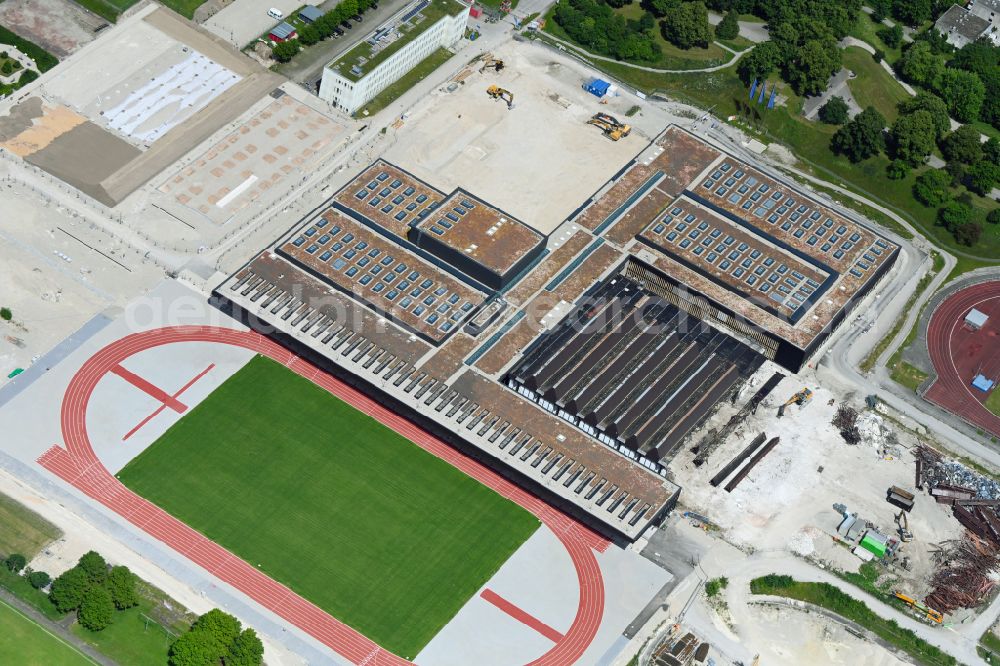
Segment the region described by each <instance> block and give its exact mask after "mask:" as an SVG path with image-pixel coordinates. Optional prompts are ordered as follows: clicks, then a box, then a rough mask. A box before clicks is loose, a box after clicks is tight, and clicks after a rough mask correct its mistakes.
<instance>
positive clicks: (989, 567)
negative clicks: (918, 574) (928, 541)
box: [925, 532, 1000, 613]
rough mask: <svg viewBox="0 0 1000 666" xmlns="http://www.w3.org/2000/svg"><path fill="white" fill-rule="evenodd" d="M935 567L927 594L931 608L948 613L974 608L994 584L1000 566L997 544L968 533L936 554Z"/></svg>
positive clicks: (945, 544) (947, 543) (943, 546)
mask: <svg viewBox="0 0 1000 666" xmlns="http://www.w3.org/2000/svg"><path fill="white" fill-rule="evenodd" d="M934 559H935V562H936V564H937V565H938V569H937V572H936V573H935V574H934V577H933V579H932V580H931V584H932V585H933V586H934V590H933V591H932V592H931V593H930V594H929V595H927V598H926V600H925V601H926V602H927V605H928V606H930V607H931V608H933V609H935V610H938V611H941V612H942V613H949V612H951V611H954V610H956V609H958V608H974V607H975V606H977V605H979V604H980V603H981V602H982V600H983V599H984V598H985V597H986V595H988V594H989V593H990V591H992V589H993V587H994V586H995V585H996V581H995V580H994V579H993V576H994V575H995V572H996V571H997V570H998V567H1000V556H998V554H997V547H996V544H994V543H991V542H990V541H988V540H984V539H982V538H980V537H978V536H977V535H976V534H973V533H971V532H967V533H966V538H965V539H962V540H955V541H948V542H945V543H944V544H942V547H941V548H940V549H939V550H938V551H937V552H936V553H935V555H934Z"/></svg>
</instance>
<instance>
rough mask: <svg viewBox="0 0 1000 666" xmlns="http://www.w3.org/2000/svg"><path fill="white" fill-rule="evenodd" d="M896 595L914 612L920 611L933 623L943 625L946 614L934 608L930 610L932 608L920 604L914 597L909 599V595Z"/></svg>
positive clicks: (896, 593)
mask: <svg viewBox="0 0 1000 666" xmlns="http://www.w3.org/2000/svg"><path fill="white" fill-rule="evenodd" d="M894 594H895V595H896V598H897V599H899V600H900V601H902V602H903V603H904V604H906V605H907V606H909V607H910V608H913V609H914V610H917V611H920V612H921V613H924V614H925V615H926V616H927V619H928V620H931V621H933V622H937V623H938V624H941V623H942V622H944V614H943V613H942V612H941V611H936V610H934V609H933V608H930V607H928V606H926V605H924V604H922V603H920V602H919V601H917V600H916V599H914V598H913V597H909V596H907V595H905V594H903V593H901V592H894Z"/></svg>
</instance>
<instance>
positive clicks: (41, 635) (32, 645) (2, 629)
mask: <svg viewBox="0 0 1000 666" xmlns="http://www.w3.org/2000/svg"><path fill="white" fill-rule="evenodd" d="M93 663H94V662H93V661H92V660H91V659H90V657H88V656H86V655H84V654H83V653H82V652H80V651H78V650H77V649H76V648H74V647H73V646H71V645H70V644H69V643H66V642H64V641H63V640H62V639H61V638H59V637H58V636H56V635H54V634H51V633H49V632H48V631H47V630H46V629H44V628H43V627H41V626H40V625H38V624H37V623H35V622H34V621H32V620H30V619H29V618H27V617H25V616H24V615H21V613H20V612H18V611H17V610H15V609H13V608H11V607H10V606H8V605H7V604H5V603H4V602H2V601H0V664H11V665H12V666H13V665H15V664H16V665H17V666H87V665H88V664H93Z"/></svg>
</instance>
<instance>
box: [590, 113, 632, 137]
mask: <svg viewBox="0 0 1000 666" xmlns="http://www.w3.org/2000/svg"><path fill="white" fill-rule="evenodd" d="M587 124H588V125H594V126H596V127H599V128H600V129H601V131H602V132H604V136H606V137H608V138H609V139H611V140H612V141H618V140H619V139H622V138H624V137H626V136H628V135H629V134H631V133H632V126H631V125H626V124H625V123H622V122H619V120H618V119H617V118H615V117H614V116H612V115H610V114H607V113H595V114H594V116H593V117H592V118H591V119H590V120H588V121H587Z"/></svg>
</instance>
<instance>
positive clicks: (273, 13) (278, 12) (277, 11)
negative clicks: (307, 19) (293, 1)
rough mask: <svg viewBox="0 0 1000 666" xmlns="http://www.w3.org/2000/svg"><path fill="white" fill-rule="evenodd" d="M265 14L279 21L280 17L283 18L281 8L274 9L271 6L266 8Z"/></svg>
mask: <svg viewBox="0 0 1000 666" xmlns="http://www.w3.org/2000/svg"><path fill="white" fill-rule="evenodd" d="M267 15H268V16H270V17H271V18H273V19H275V20H277V21H280V20H281V19H283V18H285V15H284V14H283V13H282V12H281V10H280V9H275V8H274V7H271V8H270V9H268V10H267Z"/></svg>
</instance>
